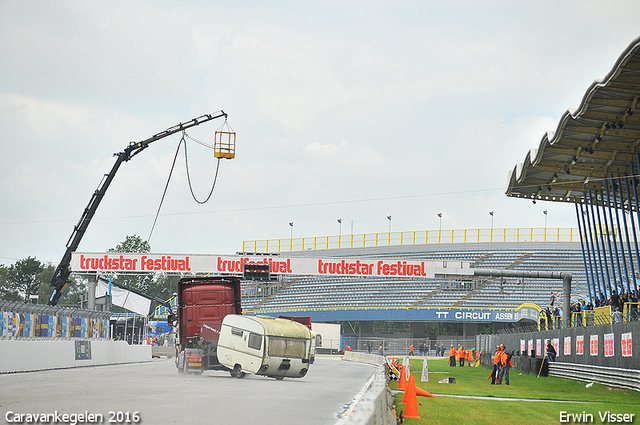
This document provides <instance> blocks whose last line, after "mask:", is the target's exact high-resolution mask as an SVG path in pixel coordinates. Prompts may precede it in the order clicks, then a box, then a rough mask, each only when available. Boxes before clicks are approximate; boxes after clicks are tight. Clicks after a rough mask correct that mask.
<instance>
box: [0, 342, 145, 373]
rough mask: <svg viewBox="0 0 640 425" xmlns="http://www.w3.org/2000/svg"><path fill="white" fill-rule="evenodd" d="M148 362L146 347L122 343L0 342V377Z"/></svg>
mask: <svg viewBox="0 0 640 425" xmlns="http://www.w3.org/2000/svg"><path fill="white" fill-rule="evenodd" d="M76 342H79V343H80V344H76ZM149 361H151V346H150V345H129V344H127V343H126V342H124V341H59V340H55V341H46V340H40V341H23V340H0V373H8V372H28V371H35V370H45V369H61V368H70V367H82V366H98V365H108V364H117V363H142V362H149Z"/></svg>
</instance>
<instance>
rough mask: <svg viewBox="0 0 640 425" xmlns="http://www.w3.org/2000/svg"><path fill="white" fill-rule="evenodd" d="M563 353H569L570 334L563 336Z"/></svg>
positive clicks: (567, 354) (568, 354) (566, 354)
mask: <svg viewBox="0 0 640 425" xmlns="http://www.w3.org/2000/svg"><path fill="white" fill-rule="evenodd" d="M564 355H565V356H570V355H571V337H570V336H565V337H564Z"/></svg>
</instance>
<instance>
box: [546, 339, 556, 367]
mask: <svg viewBox="0 0 640 425" xmlns="http://www.w3.org/2000/svg"><path fill="white" fill-rule="evenodd" d="M547 360H548V361H549V363H551V362H555V361H556V348H555V347H554V346H553V342H551V340H549V342H547Z"/></svg>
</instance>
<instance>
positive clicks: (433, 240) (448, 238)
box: [242, 227, 580, 252]
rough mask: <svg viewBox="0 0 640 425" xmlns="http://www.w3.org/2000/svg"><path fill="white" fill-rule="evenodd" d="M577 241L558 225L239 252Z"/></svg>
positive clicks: (276, 244)
mask: <svg viewBox="0 0 640 425" xmlns="http://www.w3.org/2000/svg"><path fill="white" fill-rule="evenodd" d="M579 241H580V233H579V231H578V229H575V228H562V227H558V228H555V227H543V228H534V227H531V228H492V229H453V230H419V231H403V232H384V233H360V234H352V235H333V236H310V237H301V238H289V239H259V240H248V241H243V242H242V252H292V251H306V250H316V249H339V248H369V247H376V246H394V245H417V244H439V243H478V242H579Z"/></svg>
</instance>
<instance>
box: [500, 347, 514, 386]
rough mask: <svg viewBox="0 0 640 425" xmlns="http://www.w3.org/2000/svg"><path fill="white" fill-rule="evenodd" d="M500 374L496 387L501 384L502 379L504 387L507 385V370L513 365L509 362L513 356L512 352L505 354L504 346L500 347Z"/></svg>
mask: <svg viewBox="0 0 640 425" xmlns="http://www.w3.org/2000/svg"><path fill="white" fill-rule="evenodd" d="M500 351H501V352H502V353H501V354H500V373H499V376H498V385H501V384H502V378H504V383H505V385H509V369H511V366H512V365H513V364H512V362H511V357H512V356H513V352H507V349H506V348H505V346H504V344H501V345H500Z"/></svg>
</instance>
